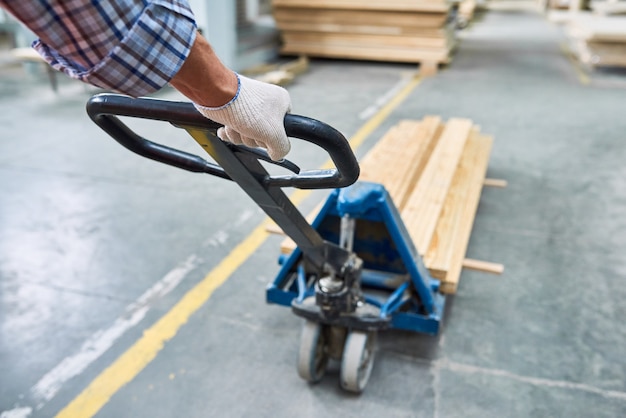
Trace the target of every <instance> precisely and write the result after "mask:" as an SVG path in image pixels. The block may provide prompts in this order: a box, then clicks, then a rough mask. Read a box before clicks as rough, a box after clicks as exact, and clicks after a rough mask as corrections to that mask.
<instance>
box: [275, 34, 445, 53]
mask: <svg viewBox="0 0 626 418" xmlns="http://www.w3.org/2000/svg"><path fill="white" fill-rule="evenodd" d="M283 40H284V41H285V43H286V44H288V45H289V44H291V45H294V44H314V45H320V46H322V45H323V46H327V45H328V46H331V47H339V46H341V47H347V48H355V47H356V48H359V47H363V46H366V47H367V48H407V49H425V50H431V49H433V50H436V51H441V50H443V51H448V50H449V49H450V40H449V39H448V38H447V37H438V38H436V37H426V38H421V37H418V36H412V35H408V36H400V35H372V34H361V33H330V32H289V31H286V32H283Z"/></svg>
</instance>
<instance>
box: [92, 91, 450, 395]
mask: <svg viewBox="0 0 626 418" xmlns="http://www.w3.org/2000/svg"><path fill="white" fill-rule="evenodd" d="M87 112H88V114H89V116H90V117H91V118H92V120H93V121H94V122H95V123H96V124H97V125H98V126H100V127H101V128H102V129H103V130H105V131H106V132H107V133H108V134H109V135H110V136H111V137H113V138H114V139H115V140H116V141H117V142H119V143H120V144H121V145H123V146H124V147H126V148H127V149H129V150H131V151H133V152H135V153H137V154H139V155H141V156H143V157H146V158H149V159H152V160H155V161H158V162H161V163H164V164H168V165H171V166H174V167H178V168H181V169H184V170H187V171H192V172H198V173H206V174H211V175H215V176H218V177H221V178H224V179H227V180H232V181H234V182H236V183H237V184H238V185H239V186H240V187H241V188H242V189H243V190H244V191H245V192H246V193H247V194H248V195H249V196H250V197H251V198H252V199H253V200H254V202H255V203H256V204H257V205H259V207H261V208H262V209H263V210H264V212H265V213H266V214H267V215H268V216H269V217H270V218H271V219H272V220H273V221H274V222H276V224H277V225H278V226H279V227H281V228H282V230H283V231H284V232H285V233H286V234H287V235H288V236H289V237H291V239H293V241H294V242H295V243H296V249H295V250H294V251H293V252H292V253H291V254H289V255H287V256H281V257H280V260H279V261H280V262H281V268H280V271H279V273H278V275H277V277H276V279H275V280H274V281H273V282H272V283H271V284H270V285H269V287H268V289H267V293H266V296H267V301H268V302H269V303H273V304H278V305H281V306H286V307H290V308H291V310H292V311H293V313H294V314H296V315H297V316H299V317H302V318H304V325H303V328H302V332H301V337H300V348H299V351H298V361H297V371H298V374H299V375H300V376H301V377H302V378H303V379H305V380H306V381H308V382H312V383H314V382H318V381H319V380H321V379H322V377H323V375H324V373H325V371H326V368H327V365H328V362H329V360H330V359H334V360H338V361H340V362H341V367H340V384H341V387H342V388H344V389H345V390H347V391H350V392H355V393H360V392H362V391H363V389H364V388H365V386H366V385H367V382H368V380H369V376H370V373H371V370H372V367H373V364H374V354H375V351H376V350H375V347H376V338H377V333H378V332H379V331H382V330H388V329H403V330H409V331H413V332H419V333H426V334H430V335H436V334H437V333H438V332H439V330H440V326H441V321H442V315H443V310H444V305H445V295H443V294H442V293H440V292H439V281H438V280H435V279H433V278H432V277H431V276H430V274H429V272H428V270H427V269H426V267H425V266H424V264H423V261H422V258H421V256H420V255H419V253H418V251H417V249H416V248H415V246H414V245H413V242H412V241H411V238H410V236H409V234H408V232H407V230H406V227H405V226H404V223H403V221H402V219H401V217H400V214H399V212H398V210H397V208H396V206H395V205H394V203H393V202H392V200H391V197H390V196H389V193H388V192H387V191H386V190H385V188H384V186H383V185H381V184H377V183H369V182H357V181H356V180H357V179H358V175H359V166H358V163H357V161H356V157H355V156H354V154H353V152H352V150H351V148H350V145H349V143H348V141H347V140H346V139H345V137H344V136H343V135H342V134H341V133H340V132H338V131H337V130H335V129H334V128H332V127H330V126H328V125H326V124H324V123H322V122H319V121H316V120H313V119H309V118H306V117H302V116H297V115H286V116H285V130H286V131H287V134H288V136H290V137H292V138H299V139H302V140H305V141H307V142H311V143H313V144H315V145H317V146H319V147H321V148H323V149H324V150H326V151H327V152H328V153H329V155H330V157H331V159H332V160H333V163H334V164H335V167H336V169H331V170H306V171H303V170H300V168H299V167H298V166H297V165H295V164H294V163H293V162H291V161H288V160H282V161H279V162H276V161H272V160H271V159H270V158H269V156H268V155H267V153H266V152H265V151H264V150H261V149H253V148H248V147H244V146H237V145H233V144H230V143H227V142H223V141H221V140H220V139H219V138H218V137H217V135H216V132H217V129H218V128H219V127H221V125H219V124H217V123H215V122H213V121H210V120H208V119H206V118H204V117H203V116H201V115H200V114H199V113H198V112H197V111H196V110H195V108H194V107H193V105H192V104H191V103H183V102H172V101H165V100H157V99H146V98H139V99H133V98H130V97H126V96H121V95H116V94H101V95H97V96H94V97H92V98H91V99H90V100H89V102H88V104H87ZM119 116H124V117H134V118H142V119H153V120H159V121H166V122H169V123H171V124H173V125H174V126H177V127H180V128H183V129H185V130H186V131H187V132H188V133H189V134H190V135H191V136H192V137H193V138H194V139H195V140H196V142H198V143H199V144H200V145H201V146H202V147H203V148H204V150H205V151H206V152H207V153H208V154H209V155H210V156H211V157H212V158H213V160H215V163H213V162H208V161H206V160H204V159H203V158H201V157H199V156H197V155H194V154H189V153H187V152H183V151H180V150H176V149H173V148H170V147H167V146H164V145H161V144H158V143H155V142H152V141H149V140H147V139H145V138H142V137H141V136H139V135H137V134H136V133H135V132H133V131H132V130H131V129H130V128H128V127H127V126H126V125H125V124H124V123H123V122H122V121H121V120H120V119H119ZM261 161H264V162H266V163H270V164H275V165H278V166H280V167H282V168H284V169H286V170H289V171H292V172H293V173H294V174H289V175H270V174H269V173H268V172H267V170H266V168H265V167H264V166H263V165H262V164H261ZM283 187H296V188H301V189H334V190H333V191H332V192H331V194H330V196H329V197H328V199H327V200H326V202H325V204H324V205H323V207H322V209H321V211H320V213H319V214H318V215H317V217H316V218H315V220H314V221H313V223H312V224H309V223H308V222H307V221H306V219H305V218H304V217H303V216H302V214H301V213H300V212H299V211H298V210H297V208H295V206H294V205H293V204H292V203H291V201H290V200H289V198H288V197H287V196H286V195H285V194H284V192H283V191H282V188H283Z"/></svg>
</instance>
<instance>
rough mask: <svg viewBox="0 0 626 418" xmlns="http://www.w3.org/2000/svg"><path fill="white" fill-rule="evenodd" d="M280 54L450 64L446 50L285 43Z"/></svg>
mask: <svg viewBox="0 0 626 418" xmlns="http://www.w3.org/2000/svg"><path fill="white" fill-rule="evenodd" d="M281 52H282V53H283V54H287V55H303V54H304V55H309V56H312V57H327V58H341V59H362V60H372V61H395V62H409V63H418V62H435V63H448V62H450V51H449V50H448V49H447V48H442V49H441V50H428V49H423V48H419V49H418V48H384V47H377V48H371V47H368V46H366V45H363V46H359V47H354V46H342V45H339V46H337V45H319V44H316V43H304V42H303V43H286V44H285V45H284V46H283V47H282V48H281Z"/></svg>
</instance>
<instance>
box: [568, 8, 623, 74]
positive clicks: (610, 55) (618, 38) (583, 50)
mask: <svg viewBox="0 0 626 418" xmlns="http://www.w3.org/2000/svg"><path fill="white" fill-rule="evenodd" d="M567 33H568V36H569V37H570V40H571V45H572V48H573V50H574V52H575V54H576V55H577V56H578V58H579V59H580V61H581V62H583V63H585V64H588V65H591V66H619V67H626V17H624V16H597V15H587V16H585V17H579V18H574V19H572V20H571V21H570V22H569V24H568V26H567Z"/></svg>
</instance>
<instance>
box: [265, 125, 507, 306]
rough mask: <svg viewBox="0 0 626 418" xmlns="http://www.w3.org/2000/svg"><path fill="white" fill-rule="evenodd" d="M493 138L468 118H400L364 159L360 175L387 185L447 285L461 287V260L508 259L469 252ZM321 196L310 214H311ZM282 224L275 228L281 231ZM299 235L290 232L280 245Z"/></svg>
mask: <svg viewBox="0 0 626 418" xmlns="http://www.w3.org/2000/svg"><path fill="white" fill-rule="evenodd" d="M492 144H493V138H492V137H490V136H487V135H483V134H481V133H480V130H479V128H478V127H477V126H475V125H474V124H473V123H472V121H470V120H468V119H459V118H455V119H450V120H449V121H448V122H447V123H443V122H442V120H441V118H439V117H436V116H428V117H425V118H424V119H423V120H420V121H414V120H406V121H402V122H400V123H399V124H397V125H396V126H394V127H392V128H391V129H390V130H389V131H388V132H387V134H386V135H385V136H384V137H383V138H382V139H381V140H380V141H379V142H378V143H377V144H376V145H375V146H374V147H373V148H372V149H371V150H370V151H369V152H368V153H367V155H366V156H365V157H364V158H363V159H362V161H361V162H360V166H361V176H360V177H359V180H360V181H371V182H376V183H381V184H383V185H385V188H386V189H387V191H388V192H389V194H390V195H391V197H392V199H393V201H394V203H395V205H396V207H397V208H398V210H399V211H400V214H401V217H402V219H403V221H404V224H405V226H406V228H407V231H408V232H409V235H410V236H411V239H412V240H413V243H414V244H415V246H416V248H417V249H418V252H419V253H420V255H421V256H423V260H424V263H425V265H426V267H427V268H428V269H429V271H430V274H431V275H432V276H433V277H435V278H437V279H439V280H441V291H442V292H443V293H448V294H449V293H455V292H456V289H457V286H458V282H459V278H460V276H461V270H462V268H463V267H466V268H473V269H478V270H482V271H489V272H493V273H501V272H502V271H503V266H502V265H500V264H494V263H488V262H483V261H477V260H469V259H466V258H465V253H466V250H467V245H468V243H469V239H470V235H471V231H472V226H473V223H474V218H475V215H476V210H477V208H478V202H479V199H480V194H481V191H482V188H483V186H484V185H487V184H489V185H493V186H499V187H502V186H505V185H506V183H503V182H502V181H487V180H488V179H485V175H486V172H487V165H488V162H489V155H490V153H491V147H492ZM320 209H321V204H320V205H319V206H318V207H317V208H316V209H315V210H314V211H313V212H312V214H311V215H309V216H308V220H309V221H312V220H313V219H314V218H315V215H316V214H317V213H318V212H319V210H320ZM276 228H277V227H276V226H273V227H269V228H268V231H270V232H279V231H280V230H278V231H277V230H276ZM294 248H295V243H294V242H293V241H292V240H291V239H289V238H286V239H285V240H284V241H283V243H282V244H281V250H282V251H283V252H284V253H289V252H291V251H293V249H294Z"/></svg>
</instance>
